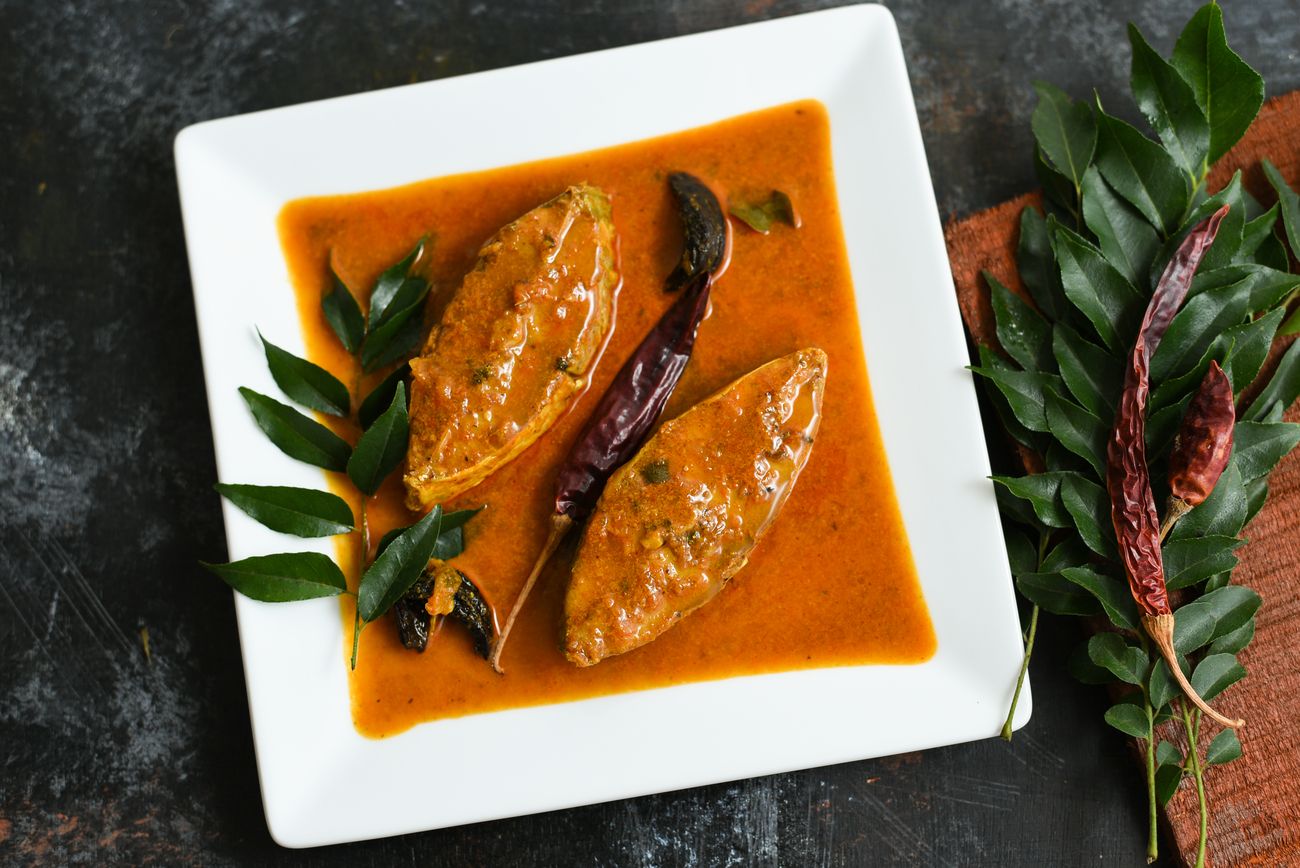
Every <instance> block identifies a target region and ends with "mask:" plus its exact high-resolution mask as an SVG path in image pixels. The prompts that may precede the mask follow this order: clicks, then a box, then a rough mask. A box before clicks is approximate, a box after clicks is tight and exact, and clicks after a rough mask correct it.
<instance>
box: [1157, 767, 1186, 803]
mask: <svg viewBox="0 0 1300 868" xmlns="http://www.w3.org/2000/svg"><path fill="white" fill-rule="evenodd" d="M1179 759H1180V760H1181V757H1180V758H1179ZM1182 781H1183V769H1182V767H1181V766H1179V765H1178V764H1177V763H1176V762H1175V763H1168V764H1165V765H1162V766H1160V767H1159V768H1157V769H1156V800H1157V801H1158V802H1159V804H1160V805H1161V807H1163V806H1165V805H1167V804H1169V800H1170V799H1172V798H1173V797H1174V793H1176V792H1178V785H1179V784H1180V783H1182Z"/></svg>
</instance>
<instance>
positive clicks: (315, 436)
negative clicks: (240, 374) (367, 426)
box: [239, 386, 352, 471]
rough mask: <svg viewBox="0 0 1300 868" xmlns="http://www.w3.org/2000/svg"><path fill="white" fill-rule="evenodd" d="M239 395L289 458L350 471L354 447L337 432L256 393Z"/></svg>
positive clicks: (247, 391)
mask: <svg viewBox="0 0 1300 868" xmlns="http://www.w3.org/2000/svg"><path fill="white" fill-rule="evenodd" d="M239 394H240V395H243V396H244V403H246V404H247V405H248V409H249V410H250V411H252V413H253V419H254V421H256V422H257V427H259V428H261V429H262V432H263V433H264V434H266V436H267V437H269V438H270V440H271V442H272V443H274V444H275V445H276V446H278V447H279V448H280V451H281V452H283V453H284V454H285V455H288V456H289V457H290V458H296V459H298V460H299V461H305V462H307V463H308V464H314V465H316V466H317V467H323V468H325V469H326V470H339V471H341V470H344V469H345V468H346V467H347V464H348V457H349V456H350V455H351V454H352V447H350V446H348V444H347V441H345V440H343V439H342V438H341V437H339V436H338V435H337V434H335V433H334V432H333V431H331V430H330V429H328V428H326V427H325V426H324V425H322V424H320V423H319V422H317V421H315V420H314V419H308V418H307V417H306V416H304V415H303V414H302V413H299V412H298V411H297V410H295V409H294V408H292V407H290V406H289V405H287V404H281V403H280V402H279V401H277V400H275V399H274V398H268V397H266V396H265V395H262V394H259V393H258V392H254V391H253V390H252V389H248V388H244V387H242V386H241V387H240V389H239Z"/></svg>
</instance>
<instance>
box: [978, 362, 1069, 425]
mask: <svg viewBox="0 0 1300 868" xmlns="http://www.w3.org/2000/svg"><path fill="white" fill-rule="evenodd" d="M971 371H973V372H974V373H976V374H979V375H980V376H982V377H986V378H988V379H989V380H991V381H992V383H993V385H995V386H997V388H998V391H999V392H1001V393H1002V394H1003V395H1004V396H1005V397H1006V399H1007V402H1008V403H1009V404H1010V405H1011V410H1012V412H1013V413H1015V416H1016V419H1018V420H1019V421H1020V424H1022V425H1024V426H1025V427H1026V428H1028V429H1029V430H1031V431H1046V430H1047V415H1046V413H1045V411H1044V409H1043V393H1044V392H1046V391H1049V390H1052V389H1059V388H1060V385H1059V384H1060V378H1059V377H1057V376H1055V375H1053V374H1040V373H1038V372H1037V371H1017V370H1013V369H1011V368H1010V367H998V366H995V365H988V366H985V367H972V368H971Z"/></svg>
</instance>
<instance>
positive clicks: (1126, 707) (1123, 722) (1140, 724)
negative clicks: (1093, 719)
mask: <svg viewBox="0 0 1300 868" xmlns="http://www.w3.org/2000/svg"><path fill="white" fill-rule="evenodd" d="M1112 635H1113V634H1112ZM1106 722H1107V723H1109V724H1110V725H1111V726H1113V727H1115V728H1116V729H1118V730H1119V731H1120V732H1122V733H1124V734H1125V735H1128V736H1132V737H1133V738H1136V739H1142V740H1145V739H1146V737H1147V735H1148V732H1147V727H1148V726H1149V721H1148V720H1147V716H1146V712H1144V711H1143V710H1142V708H1141V707H1140V706H1138V705H1134V704H1133V703H1132V702H1119V703H1116V704H1115V705H1112V706H1111V707H1110V708H1108V709H1106Z"/></svg>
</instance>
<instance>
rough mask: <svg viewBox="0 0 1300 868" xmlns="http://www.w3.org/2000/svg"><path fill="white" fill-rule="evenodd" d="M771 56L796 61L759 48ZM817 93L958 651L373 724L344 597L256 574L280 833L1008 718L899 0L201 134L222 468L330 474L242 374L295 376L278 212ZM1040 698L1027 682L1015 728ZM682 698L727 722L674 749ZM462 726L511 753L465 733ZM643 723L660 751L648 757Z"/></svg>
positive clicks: (253, 641) (556, 802)
mask: <svg viewBox="0 0 1300 868" xmlns="http://www.w3.org/2000/svg"><path fill="white" fill-rule="evenodd" d="M754 57H780V58H782V61H781V63H779V64H754V63H750V62H748V61H749V59H750V58H754ZM649 70H653V75H650V74H647V71H649ZM702 80H703V81H707V82H708V83H709V85H708V87H705V88H700V87H699V82H700V81H702ZM557 92H563V93H565V94H566V95H567V97H568V100H569V102H570V104H576V105H588V106H591V107H592V108H593V111H592V112H591V113H590V114H587V115H583V114H577V113H570V114H567V115H566V117H565V122H564V123H563V124H556V123H548V122H547V113H548V112H549V111H550V106H551V104H552V101H551V100H549V99H548V98H547V96H548V95H549V94H554V93H557ZM687 93H689V94H690V95H691V96H690V98H689V99H684V98H683V94H687ZM808 97H812V98H816V99H819V100H821V101H822V102H823V103H824V104H825V105H826V107H827V108H828V110H829V112H830V118H831V140H832V152H833V160H834V166H835V177H836V184H837V186H838V193H839V200H840V206H841V212H842V218H843V226H844V236H845V239H846V241H847V244H848V252H849V262H850V267H851V270H852V275H853V278H854V283H855V285H856V287H857V302H858V309H859V314H860V316H859V318H860V320H861V322H862V340H863V344H864V346H865V347H866V356H867V367H868V370H869V371H870V374H871V386H872V391H873V393H874V397H875V402H876V409H877V412H878V414H879V418H880V424H881V428H882V433H883V435H884V443H885V448H886V451H887V453H888V457H889V464H890V468H891V470H892V472H893V477H894V483H895V485H896V486H897V492H898V500H899V503H900V506H901V508H902V513H903V519H904V522H905V524H906V527H907V533H908V536H909V538H910V540H911V545H912V551H913V554H914V556H915V560H916V567H917V572H918V574H919V576H920V580H921V585H922V588H923V591H924V594H925V598H926V602H927V603H928V605H929V609H930V614H931V617H932V619H933V621H934V627H935V632H936V634H937V637H938V651H937V653H936V654H935V656H934V657H933V658H932V659H931V660H929V661H928V662H926V663H924V664H921V665H914V666H862V667H845V668H833V669H820V670H811V671H801V672H789V673H784V674H776V675H761V676H752V677H744V678H734V679H729V680H725V681H717V682H709V683H703V684H692V685H686V686H678V687H670V688H664V689H659V690H649V691H643V692H637V693H628V694H622V695H617V696H608V697H602V698H598V699H589V700H583V701H579V702H568V703H562V704H557V705H550V706H544V707H539V708H526V709H519V710H513V711H503V712H495V713H491V714H481V715H475V716H471V717H465V718H460V719H455V720H443V721H436V722H433V723H426V724H423V725H420V726H417V727H415V728H414V729H412V730H410V731H408V732H405V733H403V734H401V735H397V736H394V737H391V738H388V739H385V740H380V741H373V740H369V739H366V738H363V737H362V736H360V735H358V734H357V732H356V730H355V729H353V726H352V721H351V717H350V712H349V705H348V685H347V675H346V671H345V667H344V654H343V651H342V639H341V629H342V626H341V620H340V617H339V608H338V603H337V602H336V601H334V600H332V599H327V600H318V601H311V602H304V603H297V604H294V605H291V606H275V605H268V604H262V603H257V602H253V601H251V600H248V599H245V598H243V597H239V596H236V609H237V611H238V616H239V635H240V641H241V643H242V646H243V655H244V670H245V676H246V678H247V682H248V699H249V707H250V711H251V714H252V722H253V734H254V741H255V744H256V748H257V760H258V768H259V772H260V775H261V783H262V798H263V801H264V804H265V808H266V818H267V823H268V825H269V826H270V829H271V834H272V836H274V838H275V840H276V841H278V842H279V843H281V844H283V845H285V846H289V847H306V846H313V845H319V844H329V843H335V842H342V841H352V840H358V839H363V838H375V837H381V836H385V835H397V834H401V833H405V832H414V831H418V830H422V829H433V828H438V827H441V826H451V825H456V824H460V823H470V822H475V821H479V820H490V819H494V818H499V817H508V816H513V815H518V814H526V813H532V812H537V811H546V810H552V809H556V808H565V807H570V806H573V805H581V804H588V803H592V802H599V801H605V800H610V799H620V798H625V797H630V796H636V795H642V794H646V793H653V792H660V791H664V790H674V789H680V788H683V787H692V786H697V785H702V784H707V783H713V782H718V781H726V780H734V779H738V778H745V777H752V776H756V775H764V774H770V773H774V772H781V771H787V770H790V769H798V768H807V767H812V766H820V765H827V764H831V763H839V762H845V761H848V760H856V759H863V758H866V757H873V756H881V755H885V754H893V753H898V752H901V751H912V750H918V749H920V748H927V747H935V746H938V745H944V744H951V743H954V742H960V741H968V740H972V739H978V738H985V737H988V736H991V735H994V734H995V733H997V731H998V729H999V727H1000V725H1001V723H1002V718H1003V715H1004V714H1005V713H1006V708H1007V704H1008V702H1009V701H1010V694H1011V689H1012V686H1013V684H1014V682H1015V679H1016V672H1017V669H1018V667H1019V663H1020V657H1021V641H1020V628H1019V622H1018V620H1017V616H1016V607H1015V601H1014V598H1013V594H1012V585H1011V577H1010V573H1009V571H1008V567H1007V558H1006V552H1005V549H1004V547H1003V542H1002V534H1001V531H1000V528H999V524H998V517H997V508H996V504H995V501H994V496H993V490H992V485H991V484H990V482H989V481H988V479H987V476H988V475H989V465H988V459H987V456H986V453H985V444H984V439H983V434H982V429H981V427H980V418H979V413H978V409H977V407H976V402H975V393H974V389H973V385H972V382H971V377H970V375H969V374H968V373H967V372H966V371H965V370H964V366H965V364H966V363H967V356H966V343H965V338H964V336H963V333H962V328H961V323H960V321H959V319H958V311H957V306H956V304H955V303H954V301H955V299H954V295H953V289H952V277H951V275H950V273H949V270H948V261H947V256H946V251H945V249H944V243H943V235H942V232H941V230H940V224H939V215H938V213H937V210H936V208H935V201H934V192H933V190H932V188H931V185H930V176H929V172H928V170H927V167H926V162H925V154H924V152H923V150H922V145H921V135H920V129H919V127H918V124H917V119H916V110H915V107H914V106H913V103H912V94H911V90H910V88H909V86H908V81H907V72H906V69H905V67H904V64H903V54H902V48H901V45H900V43H899V39H898V32H897V30H896V29H895V27H894V21H893V18H892V17H891V16H890V14H889V13H888V12H887V11H886V10H885V9H883V8H881V7H878V6H857V7H850V8H846V9H837V10H832V11H827V12H819V13H814V14H810V15H802V16H798V17H793V18H785V19H781V20H777V21H770V22H766V23H761V24H753V25H748V26H744V27H737V28H734V29H731V30H722V31H717V32H714V33H704V34H700V35H696V36H687V37H682V38H679V39H670V40H666V41H662V42H655V43H650V44H646V45H637V46H632V47H628V48H619V49H614V50H612V51H603V52H598V53H595V54H587V55H581V56H577V57H568V58H563V59H560V60H551V61H547V62H544V63H536V64H531V65H528V66H520V67H515V68H512V69H500V70H495V71H492V72H484V73H480V74H476V75H467V76H463V77H460V78H454V79H450V80H445V81H435V82H430V83H427V84H417V85H412V86H409V87H401V88H394V89H392V90H383V91H377V92H374V93H367V94H364V95H359V96H351V97H344V98H341V99H332V100H326V101H324V102H316V103H311V104H307V105H299V106H293V107H291V108H284V109H277V110H275V111H268V112H260V113H257V114H250V115H244V116H241V117H234V118H226V119H223V120H217V121H211V122H208V123H202V124H198V125H196V126H192V127H189V128H188V129H186V130H184V131H183V132H182V133H181V134H180V135H179V136H178V137H177V139H176V169H177V174H178V175H179V183H180V191H181V204H182V211H183V214H184V220H185V234H186V239H187V241H188V245H189V258H190V268H191V271H192V274H193V281H194V298H195V305H196V307H197V308H198V323H199V335H200V338H201V342H202V352H203V362H204V370H205V371H206V377H207V391H208V405H209V407H211V412H212V427H213V435H214V438H215V440H216V457H217V466H218V469H219V473H220V477H221V479H223V480H227V481H232V482H235V481H249V480H276V481H277V483H278V484H286V485H304V486H317V487H319V486H320V484H321V481H322V480H321V478H320V472H319V471H317V470H314V469H312V468H309V467H307V466H305V465H302V464H299V463H297V462H294V461H292V460H290V459H288V458H286V457H285V456H284V455H282V454H281V453H280V452H278V451H277V450H276V448H275V447H274V446H272V445H271V444H270V443H269V442H268V441H267V440H265V439H264V438H263V437H262V435H261V434H260V432H259V431H258V430H257V428H256V427H255V425H254V424H253V421H252V419H251V418H250V416H249V413H248V411H247V409H246V408H245V407H244V406H243V404H242V402H241V400H240V397H239V395H238V393H237V391H236V389H237V388H238V387H239V386H241V385H248V386H251V387H253V388H255V389H259V390H264V391H268V392H272V393H273V394H274V385H273V383H272V382H271V380H270V376H269V374H268V373H267V370H266V365H265V363H264V361H263V358H262V353H261V350H260V347H259V346H258V343H257V338H256V335H255V333H254V331H253V326H254V323H256V324H257V325H259V326H261V328H262V329H263V330H264V331H265V332H266V333H267V334H270V335H275V336H276V339H277V340H278V341H279V342H280V343H282V344H283V345H285V346H286V348H287V349H289V350H291V351H295V352H300V353H301V352H302V351H303V348H302V344H301V339H300V337H298V336H299V334H300V333H299V325H298V319H297V315H296V312H295V309H294V296H293V292H292V289H291V286H290V282H289V274H288V271H287V268H286V265H285V260H284V257H283V255H282V254H281V251H280V245H279V240H278V236H277V233H276V223H275V221H276V215H277V213H278V212H279V210H280V208H281V206H282V205H283V204H284V203H285V202H287V201H289V200H291V199H296V198H298V197H300V196H312V195H321V194H329V193H345V192H354V191H362V190H373V189H376V188H382V187H390V186H395V185H399V184H406V183H409V182H412V181H417V180H421V179H424V178H432V177H436V176H440V175H447V174H452V173H459V172H469V171H474V170H479V169H488V168H492V167H496V166H502V165H508V164H512V163H519V162H524V161H529V160H536V159H540V158H545V157H552V156H559V155H563V154H570V153H575V152H578V151H586V150H590V149H593V148H602V147H606V146H609V145H615V144H620V143H623V142H628V141H633V140H636V139H642V138H646V137H650V136H657V135H661V134H664V133H669V132H673V131H677V130H682V129H687V128H690V127H695V126H700V125H704V124H708V123H712V122H714V121H718V120H721V119H723V118H727V117H731V116H733V115H738V114H742V113H745V112H749V111H754V110H756V109H760V108H765V107H768V106H773V105H778V104H781V103H785V102H790V101H793V100H799V99H805V98H808ZM394 117H400V118H402V119H403V124H404V133H403V135H401V136H388V137H375V136H372V135H368V134H367V132H366V131H367V130H373V129H377V128H381V127H383V126H385V125H386V124H388V123H389V121H390V120H391V119H392V118H394ZM449 129H454V130H456V131H457V134H456V135H454V136H449V135H447V134H446V131H447V130H449ZM520 129H527V130H530V131H531V133H530V135H528V136H519V135H518V131H519V130H520ZM903 324H905V325H906V327H905V328H903V327H900V326H901V325H903ZM918 348H920V349H921V351H918ZM225 521H226V529H227V539H228V541H229V548H230V556H231V557H232V558H244V557H248V556H250V555H257V554H266V553H270V552H273V551H282V550H285V549H288V548H310V547H313V546H314V547H315V548H317V549H319V550H320V551H324V552H327V553H328V552H330V551H331V549H330V546H331V545H332V544H331V543H330V542H328V541H325V542H322V543H319V544H317V543H315V542H314V541H300V540H291V539H286V538H284V537H280V536H278V535H277V534H274V533H272V532H271V531H268V530H266V529H265V528H263V527H261V526H260V525H258V524H257V523H255V522H254V521H253V520H252V519H250V518H248V517H247V516H245V515H244V514H243V513H241V512H239V511H238V510H236V509H234V508H232V507H231V506H230V505H229V504H225ZM1029 712H1030V702H1029V696H1028V693H1027V692H1026V694H1025V695H1024V696H1022V698H1021V701H1020V710H1019V713H1018V716H1017V721H1016V723H1017V725H1018V726H1019V725H1021V724H1023V723H1024V721H1025V720H1027V719H1028V717H1029ZM683 720H693V721H701V720H703V721H711V722H712V724H713V725H710V726H692V727H691V728H690V729H691V737H690V738H689V739H686V740H683V741H682V742H680V743H674V744H672V745H671V746H670V745H666V744H664V743H663V741H662V738H661V735H660V734H661V733H662V732H664V731H665V730H670V729H674V728H676V725H677V724H679V723H680V722H681V721H683ZM810 735H812V736H813V737H809V736H810ZM448 744H460V745H483V746H484V747H487V748H489V749H487V750H483V751H468V750H466V751H447V750H446V749H445V747H444V746H445V745H448ZM629 744H632V745H642V746H644V747H643V748H642V749H641V750H638V751H635V752H628V751H626V750H625V749H624V748H625V746H626V745H629ZM656 745H661V746H662V747H661V748H656V747H655V746H656ZM421 755H424V756H427V757H434V756H437V757H438V769H437V774H436V777H437V778H438V779H440V780H442V781H447V782H454V786H440V787H435V788H432V789H429V790H427V791H426V789H425V788H424V787H421V786H420V785H419V784H418V783H417V781H416V778H414V777H412V776H409V774H408V773H409V769H410V764H411V762H412V757H418V756H421ZM613 757H618V761H617V762H611V758H613ZM353 795H357V796H362V797H351V796H353Z"/></svg>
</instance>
